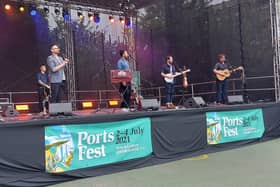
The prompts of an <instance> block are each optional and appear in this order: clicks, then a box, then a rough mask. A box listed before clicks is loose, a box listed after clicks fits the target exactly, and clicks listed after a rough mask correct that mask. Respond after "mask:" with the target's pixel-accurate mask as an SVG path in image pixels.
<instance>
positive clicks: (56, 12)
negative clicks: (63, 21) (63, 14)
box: [54, 8, 60, 16]
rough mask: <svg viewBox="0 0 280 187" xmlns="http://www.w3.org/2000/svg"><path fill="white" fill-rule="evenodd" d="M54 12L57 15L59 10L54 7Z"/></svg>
mask: <svg viewBox="0 0 280 187" xmlns="http://www.w3.org/2000/svg"><path fill="white" fill-rule="evenodd" d="M54 13H55V14H56V15H57V16H59V15H60V10H59V9H58V8H55V10H54Z"/></svg>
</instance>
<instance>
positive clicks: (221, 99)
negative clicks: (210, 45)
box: [213, 54, 230, 105]
mask: <svg viewBox="0 0 280 187" xmlns="http://www.w3.org/2000/svg"><path fill="white" fill-rule="evenodd" d="M218 60H219V61H218V62H217V63H216V64H215V67H214V70H213V72H214V73H215V74H216V75H217V74H220V71H221V70H226V69H229V68H230V65H229V64H228V63H226V55H225V54H219V55H218ZM222 75H223V74H222ZM227 87H228V83H227V78H226V79H225V80H218V79H217V78H216V89H217V96H216V97H217V99H216V103H217V104H218V105H220V104H227V89H228V88H227Z"/></svg>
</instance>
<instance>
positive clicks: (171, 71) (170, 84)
mask: <svg viewBox="0 0 280 187" xmlns="http://www.w3.org/2000/svg"><path fill="white" fill-rule="evenodd" d="M175 75H176V68H175V66H174V64H173V57H172V56H167V57H166V63H165V64H164V65H163V67H162V71H161V76H162V77H163V78H164V80H165V90H166V107H167V108H168V109H175V108H176V106H175V105H174V104H173V103H172V98H173V93H174V76H175Z"/></svg>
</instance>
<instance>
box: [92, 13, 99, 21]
mask: <svg viewBox="0 0 280 187" xmlns="http://www.w3.org/2000/svg"><path fill="white" fill-rule="evenodd" d="M93 20H94V22H95V23H99V22H100V16H99V14H98V13H94V19H93Z"/></svg>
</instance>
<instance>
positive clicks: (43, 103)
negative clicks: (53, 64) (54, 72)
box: [37, 64, 50, 115]
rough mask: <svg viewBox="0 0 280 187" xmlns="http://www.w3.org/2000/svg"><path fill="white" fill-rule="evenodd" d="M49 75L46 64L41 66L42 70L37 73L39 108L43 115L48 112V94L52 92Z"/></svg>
mask: <svg viewBox="0 0 280 187" xmlns="http://www.w3.org/2000/svg"><path fill="white" fill-rule="evenodd" d="M49 82H50V81H49V75H48V74H47V67H46V65H44V64H42V65H41V66H40V72H39V73H38V74H37V84H38V97H39V110H40V113H43V115H46V114H47V110H48V96H49V94H50V91H49V90H50V86H49Z"/></svg>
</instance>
